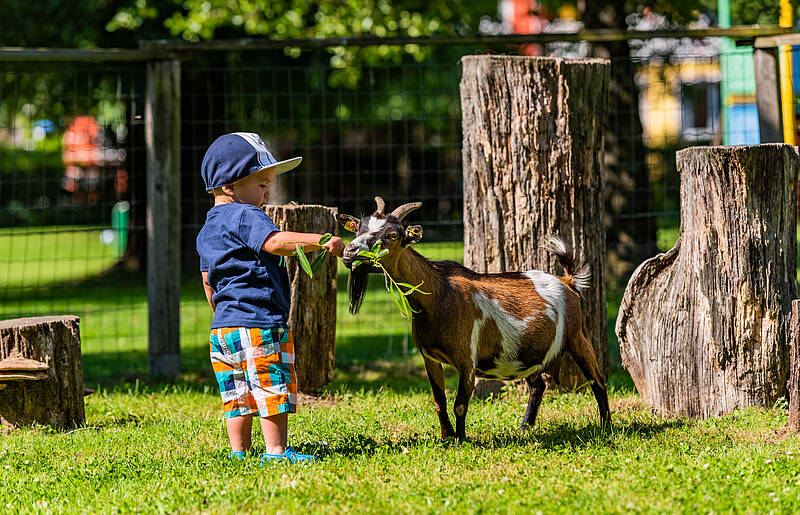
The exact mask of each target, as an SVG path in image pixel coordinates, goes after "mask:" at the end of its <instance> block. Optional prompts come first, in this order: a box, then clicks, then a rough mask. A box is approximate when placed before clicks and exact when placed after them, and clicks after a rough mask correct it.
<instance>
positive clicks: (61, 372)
mask: <svg viewBox="0 0 800 515" xmlns="http://www.w3.org/2000/svg"><path fill="white" fill-rule="evenodd" d="M83 395H84V394H83V364H82V360H81V341H80V329H79V319H78V317H75V316H53V317H38V318H19V319H15V320H5V321H0V425H3V426H24V425H28V424H32V423H34V422H36V423H40V424H50V425H53V426H56V427H59V428H69V427H74V426H76V425H80V424H83V422H84V410H83Z"/></svg>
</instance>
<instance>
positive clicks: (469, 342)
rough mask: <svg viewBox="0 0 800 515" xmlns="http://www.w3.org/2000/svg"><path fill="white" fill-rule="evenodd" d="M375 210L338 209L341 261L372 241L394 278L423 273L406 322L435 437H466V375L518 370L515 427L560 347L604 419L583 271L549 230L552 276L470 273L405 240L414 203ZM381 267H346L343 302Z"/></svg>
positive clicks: (355, 303) (415, 229)
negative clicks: (346, 239) (452, 388)
mask: <svg viewBox="0 0 800 515" xmlns="http://www.w3.org/2000/svg"><path fill="white" fill-rule="evenodd" d="M375 201H376V203H377V210H376V211H375V212H374V213H373V214H372V215H370V216H365V217H363V218H361V219H358V218H356V217H354V216H350V215H344V214H339V215H337V219H338V220H339V222H341V223H342V224H343V225H344V226H345V228H346V229H349V230H351V231H354V232H356V236H355V238H354V239H353V240H352V241H351V242H350V243H349V244H348V245H347V247H346V248H345V251H344V257H343V260H342V261H343V263H344V264H345V266H347V267H348V268H351V266H352V263H353V261H354V260H355V259H357V256H358V253H359V252H360V251H362V250H366V249H370V248H371V247H372V246H373V245H374V244H375V243H376V242H380V243H381V248H382V249H388V250H389V252H388V253H387V254H386V255H385V256H384V257H383V258H381V264H382V265H383V266H384V267H385V269H386V270H387V272H388V273H389V274H390V275H391V276H392V277H393V278H394V279H395V280H396V281H398V282H405V283H409V284H415V285H416V284H419V283H423V284H422V287H421V289H422V290H423V291H425V292H427V293H429V295H423V294H420V293H417V292H414V293H412V294H410V295H409V296H408V299H409V303H410V305H411V307H412V308H413V309H414V310H415V311H417V312H416V313H414V315H413V318H412V322H411V331H412V336H413V338H414V343H415V344H416V346H417V348H418V349H419V351H420V353H421V354H422V356H423V358H424V360H425V370H426V372H427V374H428V379H429V380H430V383H431V388H432V389H433V398H434V402H435V404H436V412H437V414H438V416H439V423H440V425H441V428H442V439H446V438H448V437H450V436H455V437H456V438H458V439H459V440H463V439H464V438H465V419H466V415H467V407H468V406H469V400H470V397H471V396H472V390H473V387H474V382H475V376H476V375H477V376H478V377H486V378H492V379H520V378H525V379H526V381H527V383H528V385H529V386H530V399H529V401H528V409H527V411H526V413H525V416H524V417H523V422H522V427H523V428H525V427H526V426H532V425H533V424H534V423H535V420H536V414H537V411H538V409H539V403H540V402H541V400H542V394H543V393H544V390H545V382H544V379H543V377H542V374H543V373H544V372H546V371H548V370H552V369H551V368H550V367H552V365H553V364H554V362H555V360H556V358H557V357H558V356H559V355H560V354H561V353H563V352H567V353H569V354H570V355H571V356H572V357H573V358H574V359H575V362H576V363H577V364H578V366H579V367H580V369H581V370H582V371H583V373H584V374H585V375H586V377H588V378H589V379H590V380H591V381H592V391H593V392H594V395H595V398H596V400H597V405H598V407H599V409H600V418H601V420H602V422H603V424H604V425H607V424H609V423H610V420H611V419H610V413H609V409H608V396H607V393H606V385H605V377H604V376H603V373H602V371H601V370H600V367H599V365H598V363H597V357H596V356H595V354H594V349H593V348H592V345H591V343H590V342H589V340H588V338H587V336H586V334H587V333H586V330H585V328H584V325H583V314H582V312H581V297H580V291H581V290H582V289H585V288H586V287H588V284H589V278H590V271H589V269H588V267H582V266H579V265H578V263H577V262H576V258H575V253H574V251H573V250H572V248H571V246H570V245H569V244H568V243H567V242H566V241H565V240H563V239H561V238H553V239H552V240H551V244H550V247H549V248H550V250H551V251H552V252H554V253H555V255H556V256H557V257H558V260H559V262H560V263H561V265H562V266H563V267H564V270H565V274H564V276H561V277H558V276H555V275H551V274H548V273H545V272H541V271H538V270H529V271H526V272H506V273H499V274H479V273H476V272H473V271H472V270H470V269H468V268H466V267H464V266H462V265H460V264H458V263H456V262H454V261H429V260H428V259H425V258H424V257H423V256H422V255H420V254H419V253H418V252H416V251H415V250H413V249H411V248H410V245H411V244H413V243H416V242H417V241H419V239H420V238H421V237H422V227H420V226H418V225H412V226H408V227H405V226H404V225H403V218H404V217H405V216H406V215H407V214H408V213H410V212H411V211H413V210H415V209H417V208H419V207H420V206H421V205H422V204H421V203H420V202H414V203H409V204H404V205H402V206H400V207H398V208H397V209H395V210H394V211H392V212H391V213H390V214H388V215H387V214H384V212H383V211H384V202H383V199H381V198H380V197H376V198H375ZM379 271H380V270H379V269H377V268H376V267H374V266H372V265H371V264H370V263H369V262H365V263H363V264H361V265H359V266H357V267H355V268H354V269H351V272H350V278H349V281H348V294H349V298H350V311H351V313H353V314H355V313H356V312H358V310H359V308H360V306H361V302H362V300H363V298H364V294H365V293H366V287H367V278H368V274H369V273H375V272H379ZM443 363H446V364H448V365H451V366H453V367H454V368H455V369H456V370H457V371H458V375H459V381H458V392H457V393H456V399H455V409H454V412H455V417H456V429H455V431H454V430H453V426H452V424H451V423H450V418H449V417H448V415H447V400H446V398H445V391H444V370H443V369H442V364H443Z"/></svg>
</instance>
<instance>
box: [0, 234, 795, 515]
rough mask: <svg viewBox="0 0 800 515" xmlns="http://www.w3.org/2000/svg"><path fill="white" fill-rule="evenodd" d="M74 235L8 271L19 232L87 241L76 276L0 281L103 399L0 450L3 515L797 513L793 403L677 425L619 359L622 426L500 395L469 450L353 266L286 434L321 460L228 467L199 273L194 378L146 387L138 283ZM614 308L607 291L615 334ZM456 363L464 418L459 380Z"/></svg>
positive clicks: (558, 400) (9, 298)
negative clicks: (316, 387)
mask: <svg viewBox="0 0 800 515" xmlns="http://www.w3.org/2000/svg"><path fill="white" fill-rule="evenodd" d="M67 229H68V228H64V229H62V230H54V231H52V232H48V233H47V234H44V235H31V234H27V235H25V236H22V235H24V234H25V233H13V232H10V231H9V232H0V242H2V241H5V242H6V243H5V244H4V245H2V246H0V268H2V267H3V266H5V265H4V263H8V262H17V261H19V256H20V255H24V256H26V259H27V256H31V255H33V254H32V252H33V251H32V250H31V251H29V250H25V251H24V252H25V254H18V253H19V252H23V251H21V250H20V249H22V248H25V249H33V247H31V244H32V243H31V242H30V241H20V238H23V237H24V238H31V239H35V238H39V239H43V240H44V241H43V242H42V243H40V245H41V248H42V249H63V248H74V249H75V250H74V251H73V254H71V255H75V256H76V257H77V256H79V255H80V256H84V257H91V258H92V259H91V262H92V263H95V261H96V265H95V264H93V265H91V266H89V265H88V264H87V265H85V266H83V267H81V266H77V265H76V266H73V267H72V268H71V270H72V273H67V272H64V271H62V270H60V268H61V267H62V265H63V262H62V261H61V260H60V255H61V254H60V253H59V252H56V251H47V252H41V254H38V256H39V258H38V259H36V260H27V263H28V264H27V265H26V266H24V267H21V268H18V269H15V270H14V271H13V273H8V272H6V275H5V276H0V277H5V278H6V279H5V280H6V281H7V282H6V283H5V284H6V287H5V288H4V289H3V290H2V291H3V296H4V297H3V299H2V301H0V307H2V310H3V311H2V313H1V314H2V315H5V316H4V318H6V317H8V316H20V315H25V314H46V313H76V314H80V315H81V333H82V338H83V353H84V366H85V377H86V380H87V383H88V384H90V385H92V386H94V387H96V388H97V389H98V392H97V393H96V394H94V395H92V396H89V397H87V399H86V413H87V421H86V425H85V426H84V427H81V428H78V429H76V430H73V431H61V432H58V431H53V430H51V429H49V428H46V427H32V428H25V429H20V430H16V431H14V432H12V433H10V434H9V435H7V436H5V437H2V438H0V470H1V471H2V474H0V507H3V506H5V507H6V509H7V511H13V512H69V513H78V512H124V513H127V512H132V511H143V512H211V513H218V512H233V511H252V512H262V511H270V512H272V511H286V512H301V511H302V512H305V511H314V512H337V513H338V512H343V511H349V510H358V511H367V512H390V511H391V512H394V511H404V512H433V511H448V510H452V511H458V512H465V511H466V512H491V513H496V512H505V513H507V512H512V511H513V512H519V511H523V510H524V511H532V512H535V511H540V512H542V513H549V512H648V513H654V512H663V511H670V512H696V511H699V512H712V511H713V512H770V511H774V512H776V513H781V512H784V513H791V512H797V511H798V510H800V438H798V437H783V436H780V434H779V430H780V429H781V428H782V426H783V425H784V424H785V422H786V406H785V403H783V402H780V403H779V404H778V405H777V406H775V407H774V408H772V409H746V410H741V411H736V412H734V413H732V414H730V415H728V416H726V417H721V418H717V419H713V420H707V421H690V420H683V419H664V418H661V417H657V416H654V415H653V414H652V413H651V412H650V410H649V409H648V408H647V407H646V406H645V405H643V404H642V402H641V401H640V399H639V397H638V396H637V394H636V393H635V391H634V389H633V387H632V384H631V381H630V378H629V377H628V376H627V374H625V373H624V371H622V370H620V369H619V368H618V367H617V368H615V369H614V371H613V372H612V375H611V377H610V379H609V384H610V389H611V391H610V401H611V408H612V417H613V420H614V428H613V430H612V431H610V432H603V431H601V430H600V429H599V427H598V425H597V423H598V416H597V407H596V405H595V402H594V399H593V397H592V396H591V395H590V394H587V393H549V394H548V395H546V396H545V399H544V401H543V403H542V409H541V412H540V418H539V420H538V423H537V426H536V427H535V428H534V429H533V430H530V431H528V432H521V431H519V430H518V429H517V425H518V424H519V419H520V417H521V415H522V413H523V411H524V405H525V402H526V394H525V392H523V391H521V390H520V389H517V388H515V387H512V388H509V389H508V390H507V391H506V392H505V393H504V395H503V396H502V397H501V398H500V399H496V400H494V401H491V400H487V401H481V400H477V399H476V400H473V402H472V404H471V405H470V411H469V416H468V419H467V436H468V442H467V443H466V444H463V445H460V446H457V445H442V444H440V443H439V442H438V438H437V435H438V422H437V420H436V416H435V414H434V410H433V404H432V400H431V395H430V391H429V386H428V383H427V379H426V378H425V375H424V370H423V368H422V364H421V358H420V357H419V355H418V354H417V353H416V352H415V351H414V349H413V343H410V342H409V343H408V354H409V356H408V357H407V358H404V357H403V340H404V335H405V332H406V325H405V323H404V321H403V320H401V319H400V318H399V315H398V314H397V310H396V308H395V307H394V304H393V303H392V302H391V300H390V299H389V297H388V295H387V294H386V293H385V292H381V291H379V290H380V289H382V288H383V285H382V282H381V280H380V278H376V280H375V281H374V282H373V283H372V284H371V287H370V288H371V290H374V291H370V292H369V293H368V296H367V300H366V302H365V304H364V308H363V310H362V313H361V314H359V315H358V317H352V316H351V315H349V313H347V309H346V302H347V299H346V294H345V292H344V290H345V289H346V287H345V285H346V275H345V273H344V271H343V270H342V271H341V273H340V276H339V279H340V281H339V284H340V293H339V296H338V310H337V316H338V321H337V349H336V351H337V370H336V375H335V380H334V381H333V382H332V383H331V384H330V385H328V386H327V387H326V388H325V390H324V393H323V395H322V396H321V397H320V398H319V399H304V404H303V405H302V406H301V407H300V408H299V411H298V413H297V414H296V415H294V416H293V417H292V418H291V422H290V443H291V444H293V445H294V446H295V447H296V448H297V449H298V450H299V451H301V452H315V453H318V454H319V455H320V456H321V457H322V458H323V460H322V462H321V463H319V464H315V465H312V466H305V467H291V466H287V465H280V464H277V465H272V466H268V467H265V468H263V469H261V468H259V466H258V462H257V461H256V460H248V461H245V462H243V463H230V462H228V461H227V459H226V454H227V449H226V447H227V440H226V437H225V430H224V425H223V421H222V419H221V417H220V402H219V399H218V394H217V393H216V390H215V388H216V387H215V385H214V384H213V383H212V381H211V374H210V372H209V370H208V369H209V366H208V362H207V360H208V357H207V340H206V339H205V338H206V331H207V327H208V323H209V321H210V311H209V309H208V306H207V304H206V302H205V298H204V297H203V294H202V290H201V288H200V284H199V278H198V277H195V276H194V274H190V275H187V277H186V279H185V281H184V282H183V285H182V288H183V291H182V305H181V315H182V320H181V327H182V333H183V334H182V340H181V346H182V367H183V370H184V374H182V375H181V377H180V378H179V379H178V380H177V381H176V382H174V383H170V384H166V383H158V382H152V381H148V380H147V379H146V378H145V377H144V373H145V371H146V367H145V349H146V339H145V335H146V328H147V309H146V287H145V284H144V281H142V280H141V279H134V278H132V277H130V276H128V275H125V274H122V273H115V274H107V275H98V274H99V273H100V272H101V271H102V270H104V269H105V268H106V267H107V266H108V265H109V264H111V263H113V256H112V255H111V251H110V250H109V249H110V247H105V246H103V245H102V244H101V243H100V239H99V231H100V229H101V228H89V229H88V230H82V231H81V232H73V231H70V230H67ZM82 229H86V228H82ZM70 235H72V236H70ZM661 236H662V235H660V238H659V243H660V245H661V244H663V245H668V244H669V242H668V241H666V240H668V239H669V238H670V235H669V234H666V235H664V236H663V239H664V240H665V242H663V243H662V241H661V240H662V237H661ZM675 236H677V233H675ZM3 238H5V240H3ZM418 248H419V250H420V251H421V252H422V253H424V254H426V255H428V256H430V257H433V258H439V259H445V258H447V259H460V256H461V253H462V246H461V244H460V243H432V244H424V245H420V246H419V247H418ZM79 250H80V252H83V254H78V251H79ZM14 252H16V253H17V254H13V253H14ZM48 252H49V253H48ZM3 259H5V261H3ZM104 260H105V261H104ZM75 261H76V263H77V262H80V259H76V260H75ZM95 266H96V268H95ZM53 269H59V270H58V271H54V270H53ZM48 274H49V275H48ZM612 310H613V313H615V312H616V306H615V305H614V300H613V299H611V300H610V302H609V318H610V320H609V321H610V322H612V323H613V318H612V316H613V315H612ZM446 370H448V371H447V387H448V397H449V399H450V405H451V410H452V399H453V396H454V394H453V388H454V386H455V376H454V373H453V372H452V371H451V370H449V369H446ZM256 441H257V439H256Z"/></svg>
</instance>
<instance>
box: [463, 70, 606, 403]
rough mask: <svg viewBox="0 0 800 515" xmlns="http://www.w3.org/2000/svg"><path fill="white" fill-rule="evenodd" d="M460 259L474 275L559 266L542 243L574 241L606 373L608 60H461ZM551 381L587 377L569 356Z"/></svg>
mask: <svg viewBox="0 0 800 515" xmlns="http://www.w3.org/2000/svg"><path fill="white" fill-rule="evenodd" d="M461 62H462V65H463V74H462V79H461V107H462V127H463V150H462V153H463V175H464V264H465V265H466V266H467V267H469V268H472V269H473V270H475V271H477V272H501V271H522V270H530V269H537V270H544V271H546V272H551V273H556V274H561V273H563V271H562V270H561V269H560V266H559V265H558V264H557V262H556V259H555V257H554V256H552V254H550V253H549V252H547V251H545V250H544V249H543V248H542V247H541V246H542V244H543V243H545V242H546V238H547V237H548V235H551V234H558V235H561V236H563V237H564V238H566V239H567V240H569V241H570V242H572V244H573V245H574V246H575V247H576V249H577V250H578V254H579V256H580V257H581V258H582V259H585V260H586V261H587V262H588V263H589V264H590V265H591V267H592V282H591V288H590V289H589V291H588V292H587V295H586V299H585V300H584V303H583V309H584V323H585V327H586V329H587V331H588V333H589V334H588V336H589V338H590V339H591V341H592V344H593V346H594V349H595V352H596V354H597V359H598V362H599V363H600V366H601V368H602V369H603V370H604V371H605V372H607V371H608V332H607V328H606V325H607V319H606V302H605V286H604V282H603V259H604V255H605V236H604V234H605V233H604V230H603V213H604V211H603V198H602V187H601V186H602V164H603V135H604V130H605V128H604V127H605V120H606V109H607V97H608V77H609V62H608V61H607V60H603V59H557V58H544V57H516V56H467V57H464V58H462V61H461ZM562 363H563V366H562V367H561V372H560V374H559V377H558V378H557V380H558V383H559V384H560V385H561V386H563V387H566V388H572V387H573V386H575V385H579V384H583V383H585V382H586V379H585V378H584V377H583V374H581V373H580V371H579V369H578V367H577V365H575V363H574V362H573V361H572V358H569V357H566V358H565V359H564V360H562Z"/></svg>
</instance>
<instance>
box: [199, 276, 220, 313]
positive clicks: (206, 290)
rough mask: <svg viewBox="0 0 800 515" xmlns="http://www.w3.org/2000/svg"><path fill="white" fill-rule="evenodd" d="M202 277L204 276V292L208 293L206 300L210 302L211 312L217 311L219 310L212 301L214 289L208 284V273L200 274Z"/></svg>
mask: <svg viewBox="0 0 800 515" xmlns="http://www.w3.org/2000/svg"><path fill="white" fill-rule="evenodd" d="M200 275H202V276H203V290H205V292H206V300H208V305H209V306H211V311H216V310H217V308H216V306H214V301H212V300H211V296H212V295H214V288H212V287H211V285H210V284H208V272H200Z"/></svg>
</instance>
